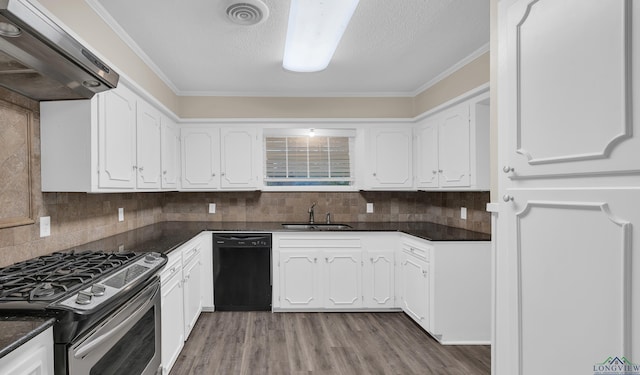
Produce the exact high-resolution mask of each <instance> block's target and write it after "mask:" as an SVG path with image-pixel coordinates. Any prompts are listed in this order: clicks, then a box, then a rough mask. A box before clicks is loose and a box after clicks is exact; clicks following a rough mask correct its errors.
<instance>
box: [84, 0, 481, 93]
mask: <svg viewBox="0 0 640 375" xmlns="http://www.w3.org/2000/svg"><path fill="white" fill-rule="evenodd" d="M86 1H87V2H88V3H89V4H90V5H91V6H92V7H94V9H96V10H97V11H98V13H99V14H100V15H101V16H102V17H103V18H104V19H105V20H106V21H107V22H108V23H110V24H111V26H112V27H113V28H114V29H115V30H116V31H117V32H119V33H120V35H121V36H123V37H124V38H125V40H127V41H128V42H129V44H130V45H131V46H132V47H133V48H134V49H135V50H136V51H137V52H138V53H139V54H140V55H141V56H143V58H145V59H146V60H147V63H149V64H150V65H152V67H153V68H154V69H155V70H156V72H157V73H158V74H159V75H160V76H161V77H162V78H163V79H164V80H165V81H166V82H167V84H169V86H171V87H172V88H173V89H174V91H176V93H177V94H180V95H244V96H256V95H257V96H260V95H268V96H270V95H275V96H352V95H359V96H380V95H392V96H393V95H415V94H416V93H417V92H418V91H420V90H421V89H422V88H424V87H425V85H427V84H428V83H429V82H432V81H433V80H434V79H436V78H437V77H439V76H440V75H442V74H443V73H444V72H446V71H447V70H448V69H450V68H451V67H452V66H455V65H456V64H458V63H460V62H461V61H464V59H466V58H469V56H474V54H476V53H477V52H478V51H483V50H486V47H487V45H488V43H489V0H361V1H360V4H359V5H358V8H357V9H356V11H355V13H354V15H353V18H352V19H351V23H350V24H349V26H348V28H347V30H346V33H345V35H344V36H343V38H342V40H341V42H340V44H339V46H338V49H337V51H336V53H335V55H334V57H333V60H332V61H331V63H330V64H329V66H328V68H327V69H325V70H324V71H322V72H316V73H293V72H289V71H286V70H284V69H283V68H282V55H283V51H284V41H285V35H286V31H287V17H288V13H289V0H263V2H264V3H265V4H266V5H267V7H268V8H269V12H270V14H269V17H268V18H267V19H266V20H265V21H264V22H261V23H259V24H257V25H253V26H240V25H236V24H234V23H232V22H230V21H229V20H228V19H227V18H226V14H225V9H226V8H227V6H228V5H229V4H231V3H237V2H242V0H238V1H232V0H188V1H186V0H135V1H131V0H86Z"/></svg>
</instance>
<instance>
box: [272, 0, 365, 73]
mask: <svg viewBox="0 0 640 375" xmlns="http://www.w3.org/2000/svg"><path fill="white" fill-rule="evenodd" d="M358 2H359V0H291V8H290V9H289V26H288V28H287V41H286V44H285V47H284V60H283V63H282V66H283V67H284V68H285V69H287V70H291V71H294V72H318V71H321V70H324V69H325V68H326V67H327V66H328V65H329V61H331V58H332V57H333V54H334V52H335V51H336V48H337V47H338V43H339V42H340V39H341V38H342V34H343V33H344V31H345V29H346V28H347V25H348V24H349V21H350V20H351V16H352V15H353V12H354V11H355V10H356V7H357V6H358Z"/></svg>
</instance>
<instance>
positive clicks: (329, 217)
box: [327, 212, 331, 224]
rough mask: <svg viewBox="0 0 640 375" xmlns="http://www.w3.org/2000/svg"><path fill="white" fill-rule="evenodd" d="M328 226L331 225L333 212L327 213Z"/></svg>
mask: <svg viewBox="0 0 640 375" xmlns="http://www.w3.org/2000/svg"><path fill="white" fill-rule="evenodd" d="M327 224H331V212H327Z"/></svg>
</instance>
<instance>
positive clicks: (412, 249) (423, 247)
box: [402, 241, 433, 261]
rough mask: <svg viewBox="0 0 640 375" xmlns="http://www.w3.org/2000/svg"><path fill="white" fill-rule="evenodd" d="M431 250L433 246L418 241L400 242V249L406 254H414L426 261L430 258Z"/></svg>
mask: <svg viewBox="0 0 640 375" xmlns="http://www.w3.org/2000/svg"><path fill="white" fill-rule="evenodd" d="M432 250H433V246H431V245H428V244H425V243H418V242H414V241H403V242H402V251H403V252H405V253H406V254H410V255H414V256H416V257H418V258H420V259H423V260H426V261H428V260H429V259H430V258H431V251H432Z"/></svg>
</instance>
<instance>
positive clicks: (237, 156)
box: [220, 128, 262, 190]
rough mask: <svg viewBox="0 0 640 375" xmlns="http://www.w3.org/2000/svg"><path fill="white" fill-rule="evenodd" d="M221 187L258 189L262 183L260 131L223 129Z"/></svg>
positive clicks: (221, 134)
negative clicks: (260, 182)
mask: <svg viewBox="0 0 640 375" xmlns="http://www.w3.org/2000/svg"><path fill="white" fill-rule="evenodd" d="M220 138H221V145H220V146H221V158H220V162H221V167H220V187H221V188H222V189H230V190H240V189H256V188H258V186H259V185H258V184H259V181H260V172H259V170H260V165H261V163H260V160H261V158H262V152H261V151H260V150H262V145H261V142H259V141H258V131H257V130H256V129H250V128H222V129H221V130H220Z"/></svg>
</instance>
